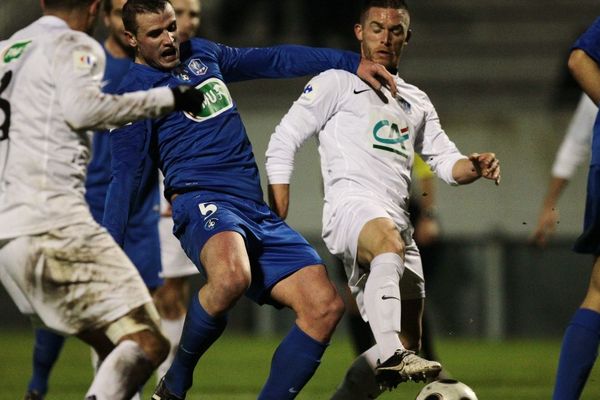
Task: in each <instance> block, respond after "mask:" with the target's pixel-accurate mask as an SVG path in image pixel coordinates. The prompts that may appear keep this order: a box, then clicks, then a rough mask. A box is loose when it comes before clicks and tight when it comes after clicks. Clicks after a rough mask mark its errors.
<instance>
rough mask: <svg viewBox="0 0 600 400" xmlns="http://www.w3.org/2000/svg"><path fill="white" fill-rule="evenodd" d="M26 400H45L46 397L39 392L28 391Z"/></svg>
mask: <svg viewBox="0 0 600 400" xmlns="http://www.w3.org/2000/svg"><path fill="white" fill-rule="evenodd" d="M24 400H44V396H42V395H41V394H40V392H38V391H37V390H28V391H27V393H25V399H24Z"/></svg>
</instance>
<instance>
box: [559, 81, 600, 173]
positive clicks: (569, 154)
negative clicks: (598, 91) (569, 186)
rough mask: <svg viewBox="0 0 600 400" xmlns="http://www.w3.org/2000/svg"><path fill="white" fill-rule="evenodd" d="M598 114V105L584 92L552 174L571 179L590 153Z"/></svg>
mask: <svg viewBox="0 0 600 400" xmlns="http://www.w3.org/2000/svg"><path fill="white" fill-rule="evenodd" d="M597 114H598V106H597V105H595V104H594V102H593V101H592V100H591V99H590V98H589V97H588V96H587V95H586V94H585V93H584V94H582V95H581V99H580V100H579V104H577V109H576V110H575V113H574V114H573V118H571V122H570V123H569V127H568V128H567V133H566V134H565V137H564V139H563V141H562V143H561V145H560V148H559V149H558V152H557V153H556V158H555V159H554V165H553V166H552V176H554V177H557V178H563V179H571V178H572V177H573V174H574V173H575V170H576V169H577V167H578V166H580V165H581V164H582V163H583V161H584V160H585V159H586V157H587V156H588V155H589V154H590V150H591V148H592V132H593V131H594V121H595V120H596V115H597Z"/></svg>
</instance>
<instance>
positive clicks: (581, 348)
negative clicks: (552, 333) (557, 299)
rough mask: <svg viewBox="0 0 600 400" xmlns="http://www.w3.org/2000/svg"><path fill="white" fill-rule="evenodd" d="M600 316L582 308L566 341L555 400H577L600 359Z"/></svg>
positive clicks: (565, 338)
mask: <svg viewBox="0 0 600 400" xmlns="http://www.w3.org/2000/svg"><path fill="white" fill-rule="evenodd" d="M599 341H600V314H599V313H597V312H595V311H592V310H589V309H586V308H580V309H579V310H577V312H575V315H574V316H573V318H572V319H571V322H570V323H569V326H568V327H567V330H566V332H565V336H564V338H563V342H562V347H561V350H560V359H559V362H558V371H557V373H556V382H555V386H554V394H553V396H552V399H553V400H577V399H579V396H580V395H581V392H582V390H583V387H584V386H585V383H586V381H587V378H588V376H589V374H590V371H591V370H592V367H593V366H594V361H596V357H597V355H598V342H599Z"/></svg>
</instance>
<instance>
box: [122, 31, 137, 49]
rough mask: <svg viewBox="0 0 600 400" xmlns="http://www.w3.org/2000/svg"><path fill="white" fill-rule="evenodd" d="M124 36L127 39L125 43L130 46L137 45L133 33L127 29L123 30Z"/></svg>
mask: <svg viewBox="0 0 600 400" xmlns="http://www.w3.org/2000/svg"><path fill="white" fill-rule="evenodd" d="M125 38H126V39H127V44H128V45H129V46H131V47H137V39H136V38H135V35H134V34H133V33H131V32H129V31H125Z"/></svg>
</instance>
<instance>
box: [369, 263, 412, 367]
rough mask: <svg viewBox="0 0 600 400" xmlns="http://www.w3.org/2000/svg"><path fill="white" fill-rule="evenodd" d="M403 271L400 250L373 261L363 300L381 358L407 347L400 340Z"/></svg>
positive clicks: (382, 359) (384, 358) (385, 358)
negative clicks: (401, 279) (401, 280)
mask: <svg viewBox="0 0 600 400" xmlns="http://www.w3.org/2000/svg"><path fill="white" fill-rule="evenodd" d="M403 273H404V261H403V260H402V258H401V257H400V256H399V255H398V254H396V253H383V254H380V255H378V256H377V257H375V258H373V260H372V261H371V272H370V273H369V277H368V279H367V283H366V285H365V290H364V298H363V301H364V306H365V312H366V314H367V318H368V319H369V324H370V325H371V331H373V336H374V337H375V341H376V343H377V348H378V349H379V353H380V354H379V356H380V361H381V362H384V361H385V360H387V359H388V358H390V357H391V356H393V355H394V353H395V352H396V350H398V349H404V347H403V346H402V343H401V342H400V318H401V297H400V278H401V277H402V274H403Z"/></svg>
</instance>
